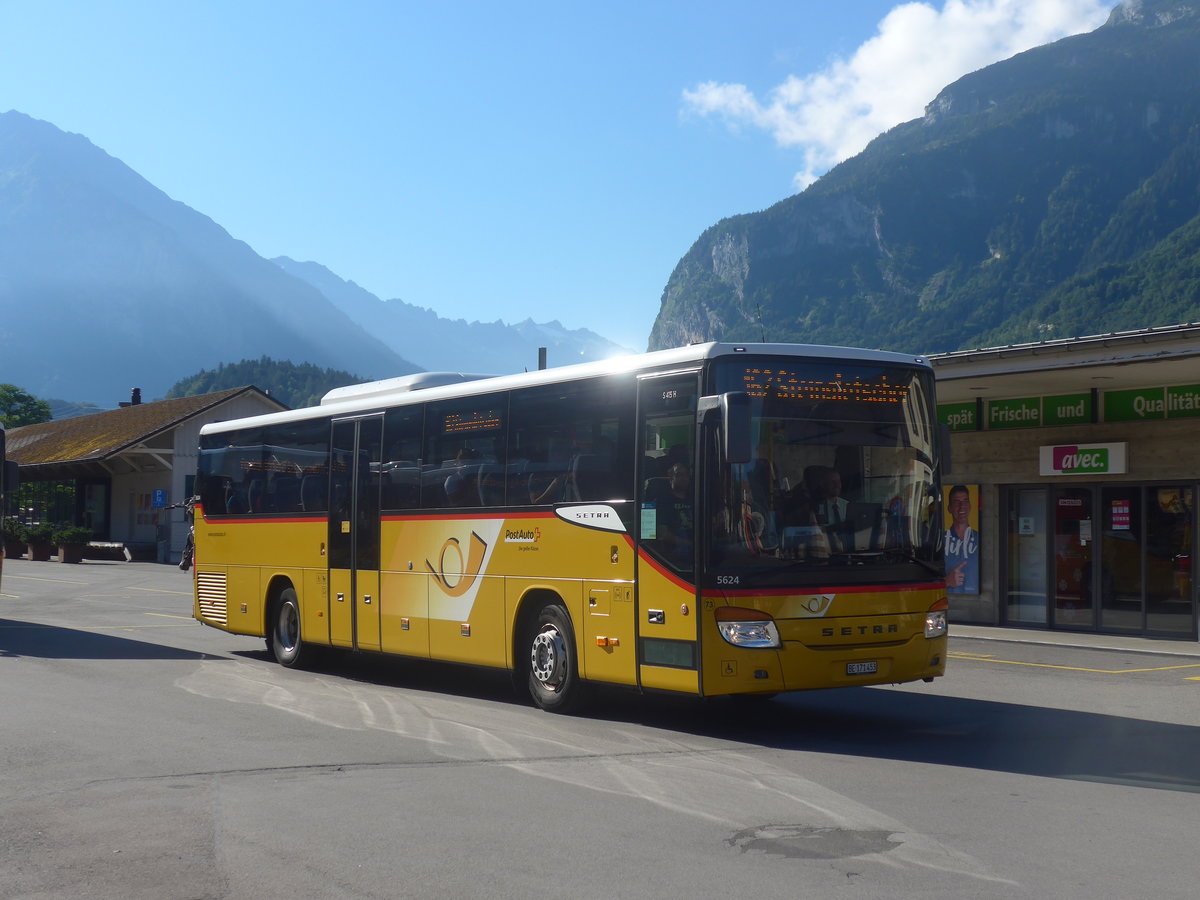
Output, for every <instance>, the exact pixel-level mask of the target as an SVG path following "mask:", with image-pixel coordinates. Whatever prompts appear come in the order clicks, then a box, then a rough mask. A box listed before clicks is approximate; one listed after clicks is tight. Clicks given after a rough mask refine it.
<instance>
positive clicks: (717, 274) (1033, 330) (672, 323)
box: [650, 0, 1200, 353]
mask: <svg viewBox="0 0 1200 900" xmlns="http://www.w3.org/2000/svg"><path fill="white" fill-rule="evenodd" d="M1197 84H1200V3H1198V2H1197V0H1133V2H1130V3H1128V4H1124V5H1122V6H1120V7H1118V8H1117V9H1116V10H1115V11H1114V12H1113V14H1112V15H1111V16H1110V17H1109V19H1108V21H1107V22H1106V23H1105V24H1104V25H1103V26H1101V27H1100V28H1098V29H1096V30H1095V31H1093V32H1091V33H1090V34H1083V35H1077V36H1075V37H1071V38H1066V39H1064V40H1061V41H1058V42H1056V43H1054V44H1050V45H1047V46H1044V47H1039V48H1036V49H1034V50H1030V51H1027V52H1025V53H1021V54H1019V55H1017V56H1015V57H1013V58H1012V59H1009V60H1006V61H1004V62H1001V63H997V64H995V65H992V66H989V67H987V68H985V69H981V70H980V71H978V72H974V73H972V74H970V75H967V76H966V77H964V78H962V79H960V80H959V81H957V82H955V83H954V84H952V85H950V86H949V87H947V88H945V89H944V90H943V91H942V92H941V93H940V94H939V95H938V96H937V97H936V98H935V99H934V100H933V101H932V102H931V103H930V104H929V106H928V107H926V110H925V115H924V117H923V118H921V119H917V120H914V121H912V122H907V123H905V124H902V125H899V126H897V127H896V128H893V129H891V130H890V131H888V132H887V133H885V134H883V135H881V136H880V137H878V138H876V139H875V140H874V141H873V142H872V143H871V144H870V145H869V146H868V147H867V148H866V149H865V150H864V151H863V152H862V153H861V154H859V155H858V156H857V157H854V158H853V159H850V160H847V161H846V162H844V163H842V164H841V165H839V166H837V167H836V168H834V169H833V170H831V171H830V172H829V173H828V174H826V175H825V176H824V177H823V178H821V179H820V180H818V181H817V182H815V183H814V184H813V185H811V186H810V187H809V188H808V189H807V190H805V191H804V192H803V193H801V194H798V195H796V196H793V197H789V198H788V199H786V200H783V201H781V202H780V203H777V204H775V205H774V206H772V207H771V208H769V209H767V210H764V211H762V212H758V213H753V214H746V215H739V216H734V217H731V218H728V219H724V220H722V221H721V222H718V223H717V224H716V225H713V226H712V227H710V228H709V229H707V230H706V231H705V232H704V233H703V234H702V235H701V236H700V238H699V239H698V240H697V241H696V243H695V244H694V245H693V246H692V247H691V249H690V250H689V251H688V253H687V254H686V255H685V256H684V257H683V259H682V260H680V262H679V263H678V265H677V266H676V267H675V270H674V272H673V273H672V275H671V277H670V280H669V281H668V283H667V286H666V289H665V291H664V292H663V297H662V304H661V308H660V311H659V315H658V318H657V321H656V322H655V325H654V328H653V331H652V332H651V337H650V347H651V349H656V348H662V347H669V346H677V345H680V344H686V343H688V342H690V341H702V340H711V339H715V338H721V339H728V340H759V339H762V338H763V337H764V336H765V337H767V338H769V339H772V340H789V341H803V342H811V343H828V344H846V345H856V346H871V347H883V348H890V349H896V350H903V351H908V352H924V353H930V352H937V351H945V350H953V349H960V348H965V347H980V346H994V345H997V344H1006V343H1013V342H1023V341H1031V340H1032V341H1036V340H1041V339H1045V338H1048V337H1069V336H1073V335H1078V334H1095V333H1098V332H1108V331H1116V330H1125V329H1134V328H1143V327H1148V326H1153V325H1164V324H1173V323H1178V322H1185V321H1193V320H1196V319H1200V91H1197V90H1196V86H1197Z"/></svg>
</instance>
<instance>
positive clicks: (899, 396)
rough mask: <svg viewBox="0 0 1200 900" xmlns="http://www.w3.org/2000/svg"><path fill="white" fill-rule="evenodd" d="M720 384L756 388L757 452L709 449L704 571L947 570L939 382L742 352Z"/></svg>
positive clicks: (795, 576)
mask: <svg viewBox="0 0 1200 900" xmlns="http://www.w3.org/2000/svg"><path fill="white" fill-rule="evenodd" d="M713 380H714V384H713V388H715V391H716V392H717V393H723V392H727V391H743V392H745V393H747V394H748V395H749V397H750V403H751V417H752V432H751V440H752V451H751V454H750V461H749V462H746V463H736V464H731V463H727V462H724V461H723V460H722V459H721V457H720V454H719V451H718V448H717V447H716V446H715V445H713V446H711V447H709V448H708V450H707V455H708V463H709V466H710V468H709V471H710V472H711V473H714V475H715V477H712V478H710V479H709V480H708V482H707V484H708V491H709V496H708V498H707V500H708V509H709V512H710V514H711V517H712V518H711V521H712V523H713V527H712V528H711V529H709V533H710V535H711V541H710V545H709V548H708V556H707V559H708V566H707V568H708V573H709V576H710V578H711V579H712V580H713V581H714V583H718V584H741V585H749V584H761V585H779V586H803V585H814V586H815V585H818V584H820V585H837V584H849V583H856V584H861V583H875V584H879V583H885V582H891V581H912V580H923V581H929V580H930V576H931V575H935V576H937V575H940V573H941V572H942V562H941V552H942V551H941V534H942V532H941V528H940V522H941V511H940V487H939V485H938V483H937V475H936V472H937V469H938V462H937V453H938V446H937V437H936V435H937V432H936V423H935V420H934V404H933V399H932V398H933V379H932V376H931V375H930V374H929V373H928V372H925V371H921V370H917V369H909V368H904V367H902V366H888V365H879V364H871V363H848V362H838V363H829V362H824V361H812V362H807V361H788V362H783V363H781V362H780V361H779V360H777V359H776V360H772V359H757V360H755V359H737V360H723V361H719V362H718V363H717V364H716V365H715V366H714V369H713Z"/></svg>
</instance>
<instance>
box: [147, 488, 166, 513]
mask: <svg viewBox="0 0 1200 900" xmlns="http://www.w3.org/2000/svg"><path fill="white" fill-rule="evenodd" d="M151 502H152V503H153V505H154V508H155V509H162V508H163V507H164V506H166V505H167V492H166V491H155V492H154V498H153V500H152V501H151Z"/></svg>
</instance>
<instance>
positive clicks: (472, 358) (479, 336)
mask: <svg viewBox="0 0 1200 900" xmlns="http://www.w3.org/2000/svg"><path fill="white" fill-rule="evenodd" d="M273 262H275V263H276V264H277V265H278V266H279V267H280V268H281V269H283V270H284V271H285V272H287V273H288V274H290V275H294V276H295V277H297V278H301V279H303V280H304V281H307V282H308V283H309V284H311V285H313V287H315V288H317V290H319V291H320V292H321V293H323V294H324V295H325V296H326V297H328V298H329V300H330V301H331V302H332V303H333V304H334V306H336V307H338V308H339V309H340V310H342V312H344V313H345V314H346V315H347V316H349V317H350V318H351V319H353V320H354V321H355V322H357V323H358V324H359V325H361V326H362V327H363V328H365V329H366V330H367V331H368V332H370V333H371V334H373V335H375V336H376V337H378V338H379V339H380V340H381V341H383V342H384V343H385V344H387V345H388V346H389V347H390V348H391V349H392V350H394V351H395V352H396V353H399V354H400V355H401V356H403V357H404V358H405V359H410V360H412V361H413V362H414V363H416V364H417V365H419V366H421V367H423V368H425V369H430V370H436V371H446V372H479V373H497V374H502V373H507V372H520V371H521V370H522V369H535V368H537V362H538V348H539V347H545V348H547V357H548V360H549V364H550V365H553V366H562V365H567V364H568V363H575V362H589V361H591V360H598V359H605V358H607V357H610V356H616V355H619V354H622V353H630V352H632V351H630V350H628V349H626V348H624V347H621V346H619V345H617V344H614V343H613V342H612V341H610V340H608V339H607V338H603V337H601V336H600V335H598V334H596V333H594V332H591V331H588V330H587V329H584V328H580V329H575V330H569V329H567V328H564V327H563V326H562V325H561V324H560V323H558V322H548V323H544V324H538V323H535V322H534V321H533V320H532V319H526V320H525V321H524V322H520V323H518V324H516V325H506V324H505V323H503V322H500V321H496V322H467V321H465V320H463V319H445V318H442V317H441V316H439V315H438V314H437V313H435V312H434V311H433V310H430V309H422V308H421V307H419V306H413V305H412V304H410V303H405V302H404V301H403V300H380V299H379V297H377V296H375V295H374V294H372V293H371V292H370V291H367V290H365V289H364V288H361V287H359V286H358V285H357V284H355V283H354V282H353V281H346V280H344V279H342V278H340V277H339V276H337V275H335V274H334V273H333V272H331V271H329V270H328V269H327V268H325V267H324V266H322V265H320V264H319V263H315V262H297V261H296V260H294V259H289V258H288V257H286V256H280V257H277V258H276V259H275V260H273Z"/></svg>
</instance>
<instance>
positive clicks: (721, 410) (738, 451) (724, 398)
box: [696, 391, 751, 463]
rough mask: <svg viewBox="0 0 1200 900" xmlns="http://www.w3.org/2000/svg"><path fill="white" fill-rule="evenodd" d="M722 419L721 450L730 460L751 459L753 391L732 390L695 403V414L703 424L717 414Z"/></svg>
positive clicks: (714, 417) (735, 461) (730, 461)
mask: <svg viewBox="0 0 1200 900" xmlns="http://www.w3.org/2000/svg"><path fill="white" fill-rule="evenodd" d="M718 415H719V416H720V423H721V453H722V455H723V456H724V457H725V462H728V463H748V462H750V452H751V445H750V395H749V394H747V393H745V392H743V391H730V392H729V393H727V394H718V395H717V396H715V397H701V398H700V400H699V402H698V403H697V404H696V417H697V418H698V419H699V420H700V423H701V424H702V425H704V424H709V423H711V422H712V421H713V420H714V419H716V417H717V416H718Z"/></svg>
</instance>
